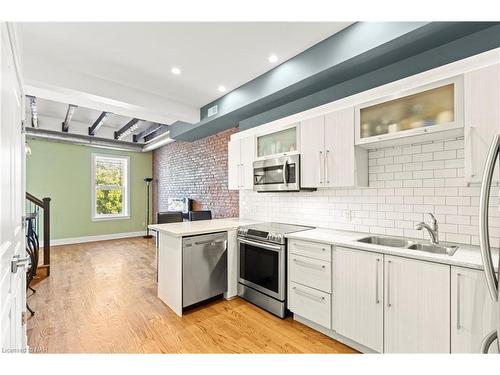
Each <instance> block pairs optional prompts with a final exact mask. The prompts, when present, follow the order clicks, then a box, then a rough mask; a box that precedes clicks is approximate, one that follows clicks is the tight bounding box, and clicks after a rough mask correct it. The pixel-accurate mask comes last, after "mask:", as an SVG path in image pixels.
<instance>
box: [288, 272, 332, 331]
mask: <svg viewBox="0 0 500 375" xmlns="http://www.w3.org/2000/svg"><path fill="white" fill-rule="evenodd" d="M331 306H332V302H331V294H329V293H325V292H322V291H320V290H317V289H314V288H309V287H307V286H305V285H301V284H297V283H294V282H290V283H289V292H288V308H289V309H290V310H291V311H293V313H294V314H297V315H299V316H302V317H304V318H306V319H308V320H310V321H312V322H314V323H317V324H319V325H321V326H323V327H325V328H328V329H330V328H331V325H332V324H331V320H332V310H331V308H332V307H331Z"/></svg>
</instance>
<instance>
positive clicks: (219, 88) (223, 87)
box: [218, 85, 226, 92]
mask: <svg viewBox="0 0 500 375" xmlns="http://www.w3.org/2000/svg"><path fill="white" fill-rule="evenodd" d="M218 90H219V91H220V92H225V91H226V87H225V86H222V85H220V86H219V87H218Z"/></svg>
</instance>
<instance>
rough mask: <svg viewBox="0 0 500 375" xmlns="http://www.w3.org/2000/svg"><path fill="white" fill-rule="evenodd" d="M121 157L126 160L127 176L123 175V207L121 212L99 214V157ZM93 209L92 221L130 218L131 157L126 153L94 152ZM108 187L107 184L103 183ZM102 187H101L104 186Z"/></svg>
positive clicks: (92, 164)
mask: <svg viewBox="0 0 500 375" xmlns="http://www.w3.org/2000/svg"><path fill="white" fill-rule="evenodd" d="M100 158H103V159H119V160H121V161H125V176H123V181H124V182H123V183H122V197H123V209H122V213H121V214H108V215H99V214H97V201H96V197H97V194H96V190H97V186H96V162H97V160H98V159H100ZM90 180H91V181H90V184H91V185H90V186H91V190H92V192H91V194H92V201H91V206H92V207H91V211H92V221H106V220H123V219H130V157H129V156H125V155H113V154H98V153H92V157H91V179H90ZM101 186H102V187H106V185H101ZM102 187H101V188H102Z"/></svg>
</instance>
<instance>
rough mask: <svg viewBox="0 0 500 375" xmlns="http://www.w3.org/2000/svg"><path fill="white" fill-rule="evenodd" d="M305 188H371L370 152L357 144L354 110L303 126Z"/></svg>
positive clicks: (327, 116)
mask: <svg viewBox="0 0 500 375" xmlns="http://www.w3.org/2000/svg"><path fill="white" fill-rule="evenodd" d="M300 146H301V147H300V157H301V161H300V162H301V186H302V187H304V188H318V187H352V186H367V185H368V156H367V152H366V150H364V149H362V148H359V147H355V145H354V108H352V107H350V108H345V109H341V110H338V111H334V112H331V113H328V114H326V115H324V116H318V117H314V118H311V119H307V120H304V121H302V122H301V123H300Z"/></svg>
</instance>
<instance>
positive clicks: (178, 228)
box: [149, 218, 257, 237]
mask: <svg viewBox="0 0 500 375" xmlns="http://www.w3.org/2000/svg"><path fill="white" fill-rule="evenodd" d="M254 223H257V221H255V220H246V219H240V218H229V219H213V220H200V221H183V222H179V223H168V224H151V225H149V229H154V230H157V231H160V232H164V233H167V234H169V235H171V236H174V237H186V236H194V235H197V234H205V233H214V232H224V231H228V230H233V229H236V228H238V227H239V226H242V225H249V224H254Z"/></svg>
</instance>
